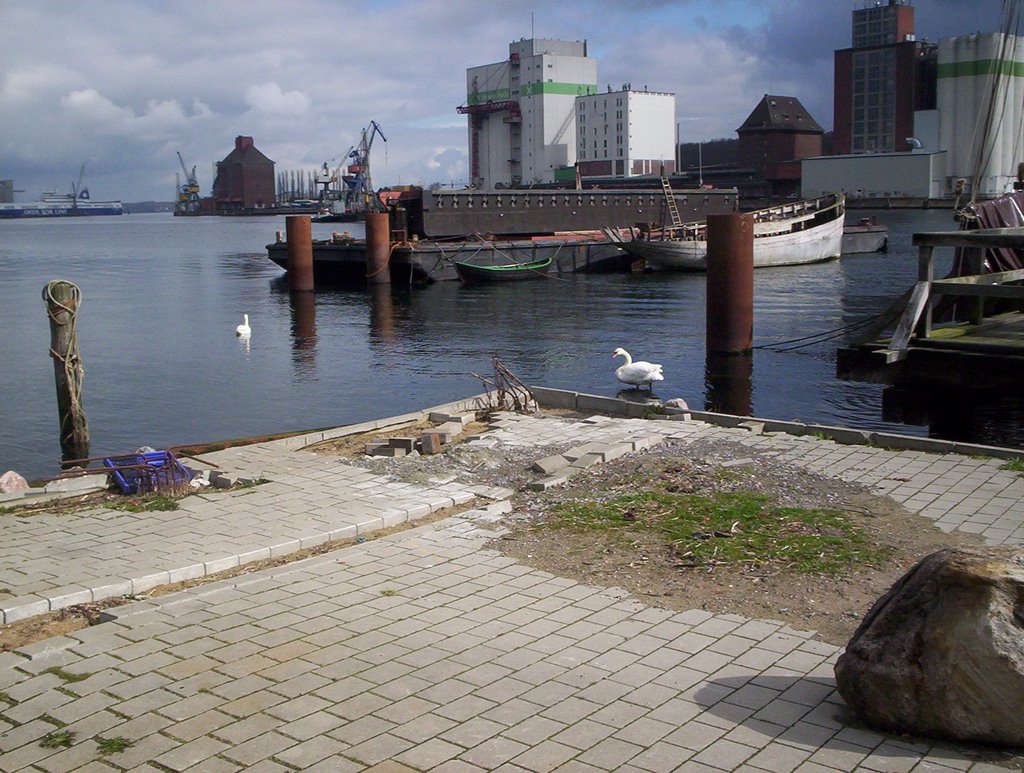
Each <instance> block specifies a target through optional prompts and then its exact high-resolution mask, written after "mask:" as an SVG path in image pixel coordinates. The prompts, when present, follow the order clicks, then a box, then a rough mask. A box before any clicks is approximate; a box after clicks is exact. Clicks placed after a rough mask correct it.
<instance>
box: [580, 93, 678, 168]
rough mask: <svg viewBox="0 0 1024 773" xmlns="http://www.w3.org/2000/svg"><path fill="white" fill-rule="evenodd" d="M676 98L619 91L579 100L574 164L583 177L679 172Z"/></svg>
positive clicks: (666, 94)
mask: <svg viewBox="0 0 1024 773" xmlns="http://www.w3.org/2000/svg"><path fill="white" fill-rule="evenodd" d="M675 115H676V97H675V94H670V93H666V92H659V91H648V90H647V88H646V87H644V90H643V91H634V90H633V89H632V88H631V87H630V85H629V84H625V85H623V87H622V89H621V90H620V91H612V90H611V89H609V90H608V91H607V92H603V93H600V94H587V95H585V96H579V97H576V166H577V168H578V169H579V173H580V175H581V176H583V177H589V176H614V177H634V176H637V175H661V174H672V173H674V172H675V168H676V162H675V155H676V147H675Z"/></svg>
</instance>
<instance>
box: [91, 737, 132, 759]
mask: <svg viewBox="0 0 1024 773" xmlns="http://www.w3.org/2000/svg"><path fill="white" fill-rule="evenodd" d="M134 745H135V742H134V741H129V740H128V739H127V738H122V737H121V736H118V737H117V738H104V737H103V736H101V735H100V736H96V746H97V747H98V751H99V753H100V754H103V755H107V754H120V753H121V752H123V751H124V750H125V749H127V748H128V747H130V746H134Z"/></svg>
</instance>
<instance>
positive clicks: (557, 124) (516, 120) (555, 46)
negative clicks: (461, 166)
mask: <svg viewBox="0 0 1024 773" xmlns="http://www.w3.org/2000/svg"><path fill="white" fill-rule="evenodd" d="M596 91H597V61H596V60H595V59H591V58H590V57H588V56H587V43H586V41H582V42H581V41H564V40H543V39H530V40H525V39H524V40H519V41H517V42H513V43H510V44H509V55H508V59H506V60H504V61H501V62H496V63H494V64H487V65H482V66H479V67H471V68H469V69H467V70H466V103H465V105H463V106H461V107H460V108H459V112H460V113H464V114H466V115H468V116H469V155H470V176H471V180H472V185H473V187H475V188H493V187H495V186H500V185H512V186H522V185H530V184H533V183H547V182H552V181H554V179H555V171H556V170H557V169H559V168H561V167H566V166H572V165H573V164H575V163H576V141H577V140H576V97H578V96H581V95H584V94H593V93H595V92H596Z"/></svg>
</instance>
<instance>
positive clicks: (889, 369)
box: [836, 228, 1024, 389]
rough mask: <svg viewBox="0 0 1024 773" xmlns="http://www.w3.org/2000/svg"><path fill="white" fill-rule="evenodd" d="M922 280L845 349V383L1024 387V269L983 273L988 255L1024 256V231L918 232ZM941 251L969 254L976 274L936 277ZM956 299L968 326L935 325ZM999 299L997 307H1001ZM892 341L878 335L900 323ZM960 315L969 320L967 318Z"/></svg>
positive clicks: (841, 366) (841, 369)
mask: <svg viewBox="0 0 1024 773" xmlns="http://www.w3.org/2000/svg"><path fill="white" fill-rule="evenodd" d="M914 245H915V246H917V247H918V249H919V257H918V281H917V283H916V284H915V285H914V287H913V288H912V289H911V290H910V291H909V292H908V293H906V294H905V295H904V296H903V298H901V299H900V302H899V304H898V306H897V305H894V308H893V309H890V312H888V313H887V314H885V315H883V319H881V320H880V321H879V323H878V324H877V325H876V326H874V328H873V329H872V330H869V331H868V333H867V334H865V335H864V336H862V337H861V340H859V341H858V342H856V343H855V344H853V345H851V346H848V347H845V348H842V349H840V350H839V352H838V357H837V362H836V371H837V375H838V377H839V378H841V379H846V380H850V381H868V382H873V383H882V384H890V385H894V386H901V387H955V388H968V389H1004V388H1008V387H1013V388H1019V386H1020V384H1021V383H1022V378H1024V313H1022V312H1024V286H1021V285H1020V284H1018V283H1019V282H1021V281H1024V269H1017V270H1013V271H1002V272H997V273H984V269H983V265H984V257H985V250H987V249H991V248H1004V249H1005V248H1009V249H1016V250H1021V251H1022V252H1024V228H989V229H979V230H973V231H956V232H952V233H919V234H914ZM937 248H958V249H963V250H966V252H965V255H966V256H967V259H968V263H969V265H970V266H971V269H970V270H971V272H972V273H969V274H966V275H963V276H957V277H951V278H947V279H935V278H934V263H933V254H934V251H935V249H937ZM951 297H956V298H958V299H959V300H958V303H959V304H960V305H961V307H962V306H963V305H964V304H965V303H966V304H967V306H968V313H967V314H966V317H967V319H966V320H964V321H957V322H948V323H936V322H934V321H933V316H934V315H935V311H936V307H937V306H938V304H939V302H940V301H941V300H942V299H944V298H946V299H948V298H951ZM997 301H998V303H997ZM897 316H898V322H897V324H896V328H895V331H894V332H893V333H892V335H891V336H889V337H887V338H884V337H879V336H880V334H881V332H882V330H884V329H885V328H886V327H888V326H891V325H892V322H893V321H894V320H895V319H896V318H897ZM961 316H963V315H962V314H961Z"/></svg>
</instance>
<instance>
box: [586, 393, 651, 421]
mask: <svg viewBox="0 0 1024 773" xmlns="http://www.w3.org/2000/svg"><path fill="white" fill-rule="evenodd" d="M632 404H633V405H639V403H632ZM627 405H630V403H627V402H626V401H625V400H619V399H618V398H615V397H598V396H597V395H577V396H576V410H578V411H585V412H587V413H607V414H610V415H612V416H626V415H628V414H627V408H626V406H627ZM641 415H642V414H641Z"/></svg>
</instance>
